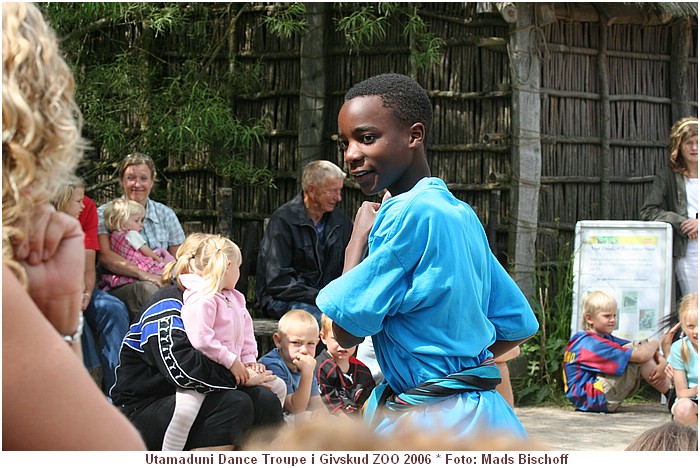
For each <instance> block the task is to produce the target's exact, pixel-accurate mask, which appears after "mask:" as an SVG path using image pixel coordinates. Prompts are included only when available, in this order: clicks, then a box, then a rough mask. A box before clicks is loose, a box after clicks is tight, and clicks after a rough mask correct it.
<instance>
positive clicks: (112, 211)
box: [100, 198, 175, 290]
mask: <svg viewBox="0 0 700 468" xmlns="http://www.w3.org/2000/svg"><path fill="white" fill-rule="evenodd" d="M145 216H146V209H145V208H144V207H143V206H142V205H141V204H140V203H137V202H135V201H132V200H127V199H126V198H115V199H114V200H112V201H111V202H109V203H107V205H106V206H105V210H104V221H105V228H106V229H107V230H108V231H109V233H110V234H109V243H110V246H111V248H112V250H113V251H114V252H116V253H118V254H119V255H121V256H122V257H124V258H125V259H126V260H128V261H130V262H132V263H134V264H136V266H138V267H139V268H140V269H141V270H143V271H145V272H146V273H147V275H148V276H149V278H151V279H150V281H153V282H154V283H156V284H159V283H158V281H160V275H161V274H162V273H163V268H164V267H165V264H166V263H169V262H171V261H174V260H175V259H174V258H173V256H172V255H170V253H169V252H168V251H167V250H165V249H155V250H151V248H150V247H149V246H148V244H147V243H146V240H145V239H144V238H143V236H142V235H141V231H142V230H143V219H144V217H145ZM135 280H136V278H132V277H130V276H122V275H115V274H113V273H110V274H104V275H102V279H101V281H100V288H102V289H104V290H109V289H114V288H116V287H119V286H123V285H125V284H128V283H132V282H133V281H135Z"/></svg>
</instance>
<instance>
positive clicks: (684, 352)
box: [678, 293, 698, 364]
mask: <svg viewBox="0 0 700 468" xmlns="http://www.w3.org/2000/svg"><path fill="white" fill-rule="evenodd" d="M693 313H695V315H697V314H698V293H690V294H686V295H685V296H683V299H681V302H680V303H679V304H678V321H679V322H681V328H682V327H683V321H684V320H685V318H686V317H687V316H688V315H690V314H693ZM683 331H684V332H685V330H683ZM681 359H682V360H683V363H684V364H688V361H689V360H690V349H689V347H688V340H681Z"/></svg>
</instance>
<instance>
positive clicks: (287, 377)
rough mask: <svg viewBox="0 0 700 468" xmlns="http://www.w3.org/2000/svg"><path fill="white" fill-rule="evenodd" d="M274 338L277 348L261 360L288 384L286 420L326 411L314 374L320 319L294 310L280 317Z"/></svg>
mask: <svg viewBox="0 0 700 468" xmlns="http://www.w3.org/2000/svg"><path fill="white" fill-rule="evenodd" d="M272 339H273V340H274V342H275V349H273V350H271V351H270V352H268V353H267V354H266V355H264V356H263V357H261V358H260V362H261V363H263V364H264V365H265V367H266V368H267V369H268V370H271V371H272V373H273V374H275V375H276V376H277V377H279V378H280V379H282V381H284V383H285V384H287V397H286V398H285V401H284V407H283V410H284V412H285V419H287V420H288V421H293V420H295V419H296V418H299V417H302V418H304V417H306V416H311V415H312V414H313V413H314V412H316V411H318V410H321V411H324V412H325V407H324V406H323V402H322V401H321V397H320V393H319V387H318V381H317V380H316V376H315V374H314V369H315V367H316V360H315V359H314V356H315V354H316V345H317V344H318V340H319V329H318V322H317V321H316V318H314V316H313V315H311V314H310V313H309V312H306V311H305V310H301V309H293V310H290V311H289V312H287V313H285V314H284V315H283V316H282V318H280V320H279V322H278V323H277V331H276V332H275V333H274V334H273V335H272ZM302 415H304V416H302Z"/></svg>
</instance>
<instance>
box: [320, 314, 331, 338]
mask: <svg viewBox="0 0 700 468" xmlns="http://www.w3.org/2000/svg"><path fill="white" fill-rule="evenodd" d="M330 333H333V320H331V318H330V317H329V316H327V315H326V314H321V334H322V335H323V336H324V337H328V335H329V334H330Z"/></svg>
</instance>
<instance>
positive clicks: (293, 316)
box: [277, 309, 319, 336]
mask: <svg viewBox="0 0 700 468" xmlns="http://www.w3.org/2000/svg"><path fill="white" fill-rule="evenodd" d="M291 323H298V324H301V325H304V326H306V327H308V328H312V327H313V328H315V329H316V335H318V333H319V330H318V322H317V321H316V317H314V316H313V315H311V314H310V313H308V312H307V311H305V310H302V309H292V310H290V311H289V312H287V313H285V314H284V315H283V316H282V317H281V318H280V319H279V321H278V322H277V333H279V334H280V336H287V329H288V327H289V325H290V324H291Z"/></svg>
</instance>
